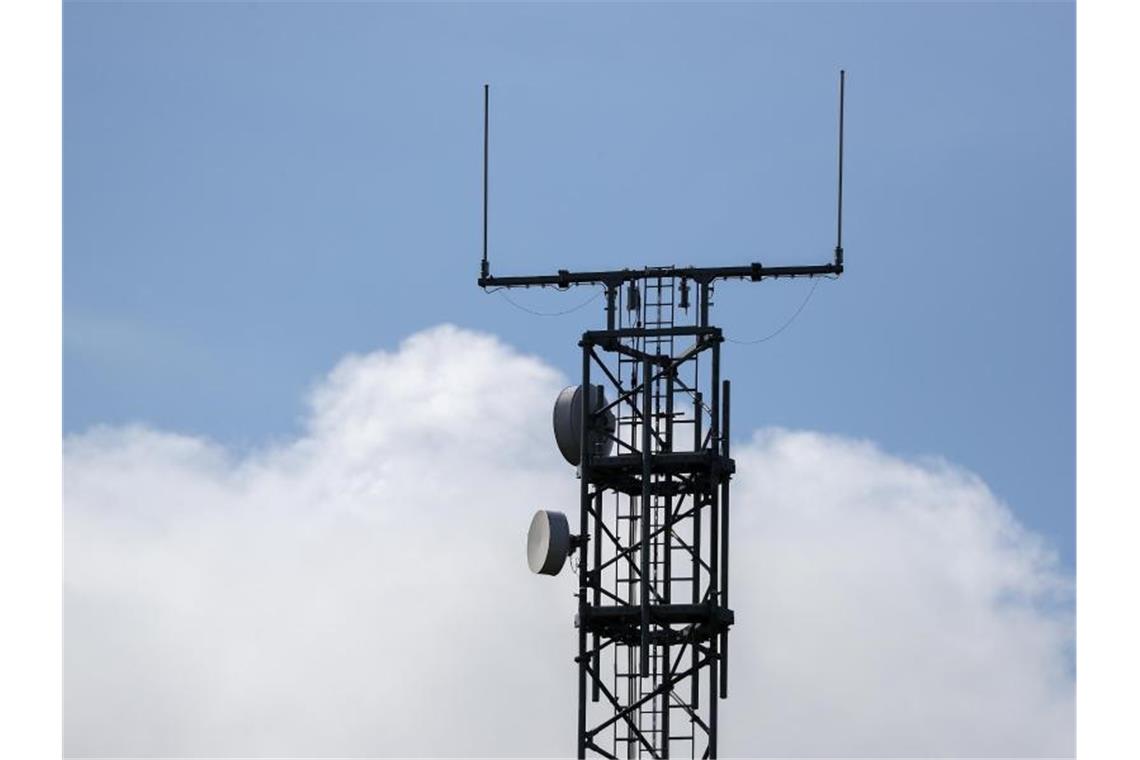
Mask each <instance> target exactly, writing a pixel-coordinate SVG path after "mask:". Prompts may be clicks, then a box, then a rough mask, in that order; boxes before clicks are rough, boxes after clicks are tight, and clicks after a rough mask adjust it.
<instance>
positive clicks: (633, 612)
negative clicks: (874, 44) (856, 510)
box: [478, 72, 845, 758]
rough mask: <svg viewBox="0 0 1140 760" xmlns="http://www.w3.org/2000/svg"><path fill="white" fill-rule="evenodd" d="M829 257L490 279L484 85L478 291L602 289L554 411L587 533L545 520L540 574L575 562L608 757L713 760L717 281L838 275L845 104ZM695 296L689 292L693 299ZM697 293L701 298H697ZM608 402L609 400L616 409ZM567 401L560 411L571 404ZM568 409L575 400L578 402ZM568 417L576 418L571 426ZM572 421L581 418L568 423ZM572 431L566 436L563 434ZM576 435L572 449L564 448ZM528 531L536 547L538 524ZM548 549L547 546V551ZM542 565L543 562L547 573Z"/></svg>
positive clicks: (587, 680)
mask: <svg viewBox="0 0 1140 760" xmlns="http://www.w3.org/2000/svg"><path fill="white" fill-rule="evenodd" d="M844 85H845V75H844V73H843V72H840V101H839V192H838V208H839V211H838V214H837V232H836V245H835V249H834V256H833V258H832V260H831V261H830V262H828V263H825V264H818V265H806V266H777V267H765V266H763V265H761V264H759V263H750V264H746V265H743V266H727V267H645V268H642V269H620V270H608V271H595V272H574V271H569V270H559V271H558V272H557V273H556V274H553V275H539V276H524V277H496V276H492V275H491V273H490V265H489V263H488V259H487V202H486V201H487V155H488V148H489V116H488V112H489V108H488V105H489V88H487V87H485V88H484V183H483V192H484V206H483V209H484V215H483V259H482V266H481V272H480V277H479V280H478V284H479V286H480V287H483V288H514V287H534V286H538V287H548V286H549V287H557V288H561V289H566V288H569V287H573V286H577V285H593V286H602V287H603V288H604V293H605V329H601V330H588V331H586V332H584V333H583V334H582V339H581V341H579V346H580V347H581V351H582V364H581V367H582V374H581V384H580V385H579V386H577V389H573V388H572V389H567V390H568V391H576V390H581V389H585V390H584V391H582V392H581V393H578V394H577V395H571V394H567V392H565V391H564V394H563V395H564V396H565V397H566V402H567V403H566V404H565V405H564V406H563V407H559V406H556V409H555V427H556V435H558V436H561V438H560V440H559V446H560V447H563V454H564V455H565V456H567V459H568V460H570V461H571V462H572V463H573V464H576V465H577V467H578V476H579V480H580V504H579V514H578V534H577V535H575V536H570V535H568V528H567V527H564V526H566V525H567V521H566V519H565V518H564V517H563V516H561V515H560V514H558V513H544V512H540V513H539V515H536V524H537V523H538V522H539V518H540V517H542V516H544V515H554V516H555V517H556V519H554V520H550V519H547V518H544V521H543V522H542V529H541V530H540V531H539V534H540V535H539V541H540V543H541V546H540V548H539V549H538V551H539V553H540V556H539V561H538V562H537V564H536V562H535V560H534V559H532V569H534V570H535V571H536V572H544V573H549V574H553V573H557V572H558V570H559V569H560V568H561V566H562V563H563V562H564V561H565V558H566V555H568V554H574V555H575V556H576V561H577V569H578V579H579V583H578V593H577V598H578V613H577V616H576V618H575V625H576V626H577V630H578V655H577V657H576V658H575V662H576V663H577V666H578V731H577V734H578V746H577V756H578V757H580V758H584V757H586V756H587V754H588V753H591V754H594V755H597V756H601V757H609V758H632V757H638V758H642V757H650V758H667V757H671V756H673V757H681V756H688V757H691V758H695V757H708V758H715V757H717V703H718V701H719V700H720V699H724V698H726V697H727V696H728V632H729V628H730V626H732V624H733V622H734V613H733V611H732V609H731V608H730V607H729V525H730V514H731V513H730V508H729V507H730V498H729V495H730V481H731V477H732V474H733V472H734V470H735V464H734V462H733V460H732V458H731V456H730V448H729V419H730V415H729V410H730V394H731V385H730V382H729V381H728V380H727V379H724V378H722V377H721V371H720V360H721V345H722V343H723V341H724V337H723V334H722V331H721V329H720V328H719V327H716V326H714V325H712V324H711V322H710V321H709V309H710V306H711V305H712V295H713V291H714V286H715V283H716V282H717V281H718V280H727V279H738V280H747V281H751V282H759V281H761V280H764V279H779V278H795V277H819V276H837V275H839V274H841V273H842V272H843V247H842V200H843V105H844V104H843V96H844ZM692 291H695V292H694V293H693V295H694V296H695V299H691V298H690V294H691V292H692ZM694 300H695V303H693V302H692V301H694ZM609 399H612V400H609ZM563 400H564V399H563V398H562V397H560V398H559V404H563ZM571 401H575V402H576V403H577V405H576V406H573V405H572V404H571V403H570V402H571ZM560 408H561V410H562V412H563V413H564V414H563V416H564V417H565V413H566V411H567V410H572V412H570V413H572V414H573V415H575V416H576V418H575V419H573V420H567V419H563V420H562V421H561V424H562V428H561V429H560V428H559V425H560V420H559V414H560ZM571 422H572V423H573V424H572V425H571ZM571 428H573V431H572V433H571V432H567V431H570V430H571ZM567 436H569V437H570V438H573V439H574V440H572V441H570V442H569V443H566V441H565V439H566V437H567ZM531 533H532V535H531V537H529V538H528V542H529V544H528V552H531V551H532V550H533V549H532V546H533V544H534V541H535V540H536V539H535V538H534V536H535V535H536V533H535V526H534V524H532V531H531ZM543 542H544V543H543ZM543 561H545V562H546V563H547V564H546V566H545V567H543V568H542V569H540V567H539V566H540V565H542V564H543Z"/></svg>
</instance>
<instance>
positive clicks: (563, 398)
mask: <svg viewBox="0 0 1140 760" xmlns="http://www.w3.org/2000/svg"><path fill="white" fill-rule="evenodd" d="M589 395H590V401H591V402H592V404H591V410H592V411H595V412H596V411H598V410H599V409H603V408H605V406H606V405H607V402H606V391H605V388H604V387H603V386H601V385H591V386H590V394H589ZM582 396H583V394H582V386H580V385H571V386H570V387H569V388H564V389H563V390H562V392H561V393H559V394H558V398H557V399H556V400H555V401H554V440H555V442H557V444H558V450H559V451H561V452H562V456H563V457H565V458H566V461H567V462H569V463H570V464H572V465H574V466H575V467H577V466H578V465H579V464H580V463H581V461H582ZM616 428H617V420H616V419H615V418H614V413H613V411H612V410H609V409H607V410H606V413H605V414H604V415H603V417H602V419H601V420H599V421H598V422H597V423H596V427H595V428H594V429H593V430H591V431H590V436H589V443H590V444H592V445H593V453H594V454H595V455H597V456H603V457H604V456H607V455H609V453H610V451H611V450H612V449H613V446H614V442H613V439H612V438H610V437H609V436H611V435H613V434H614V430H615V429H616Z"/></svg>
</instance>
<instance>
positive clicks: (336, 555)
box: [64, 326, 1074, 756]
mask: <svg viewBox="0 0 1140 760" xmlns="http://www.w3.org/2000/svg"><path fill="white" fill-rule="evenodd" d="M566 382H567V380H566V379H565V378H562V377H560V376H559V374H558V373H557V372H555V371H554V370H553V369H551V368H550V367H548V366H546V365H544V364H543V363H542V362H541V361H539V360H537V359H535V358H533V357H528V356H524V355H521V354H519V353H518V352H516V351H514V350H512V349H510V348H509V347H507V346H505V345H503V344H502V343H501V342H499V341H498V340H496V339H495V338H493V337H490V336H487V335H481V334H476V333H472V332H469V331H464V330H460V329H458V328H455V327H450V326H444V327H439V328H435V329H432V330H429V331H426V332H423V333H419V334H417V335H415V336H413V337H411V338H409V339H408V340H407V341H405V342H404V343H403V344H402V345H401V346H400V347H399V348H398V350H396V351H394V352H377V353H373V354H369V355H366V356H353V357H349V358H347V359H345V360H343V361H342V362H341V363H340V364H339V365H338V366H337V367H336V368H335V369H334V370H333V371H332V372H331V373H330V374H329V375H328V377H327V378H325V379H324V380H323V381H322V383H320V385H319V386H318V387H317V388H316V390H315V391H314V392H313V393H312V395H311V398H310V400H309V412H308V417H307V422H306V426H305V432H304V434H303V435H302V436H300V437H299V438H298V439H296V440H293V441H288V442H284V443H278V444H275V445H271V446H267V447H266V448H264V449H262V450H260V451H256V452H254V453H251V454H246V455H242V456H236V455H234V454H233V453H231V452H229V451H227V450H225V449H224V448H222V447H220V446H218V445H216V444H214V443H212V442H210V441H208V440H203V439H199V438H191V437H187V436H182V435H177V434H172V433H167V432H161V431H156V430H151V429H146V428H140V427H131V428H100V429H93V430H90V431H88V432H85V433H83V434H79V435H73V436H69V437H68V439H67V440H66V442H65V459H64V462H65V464H64V471H65V510H66V517H65V530H66V535H65V596H64V599H65V653H64V654H65V668H64V672H65V689H64V701H65V713H64V715H65V749H66V752H67V753H68V754H70V755H84V756H94V755H140V754H141V755H151V756H175V755H227V756H255V755H289V756H303V755H322V756H391V755H402V756H408V755H412V756H474V755H484V756H485V755H530V756H535V755H544V756H559V755H566V754H569V752H571V751H572V748H573V746H574V739H575V737H574V731H575V703H576V674H575V669H574V665H573V662H572V657H573V655H574V654H575V652H576V636H575V633H574V629H573V626H572V618H573V613H574V610H575V606H574V600H573V598H572V593H573V591H574V590H575V581H576V579H575V578H574V576H573V575H571V574H570V573H568V572H565V573H564V574H563V575H562V576H559V577H557V578H553V579H551V578H545V577H543V578H539V577H535V576H532V575H530V574H529V572H528V571H527V570H526V563H525V557H524V552H523V543H524V539H525V531H526V527H527V524H528V522H529V517H530V515H531V513H532V512H533V510H534V509H536V508H539V507H544V508H555V509H563V510H565V511H573V509H574V507H575V505H576V503H577V481H576V480H575V479H574V477H573V471H572V470H571V469H570V468H568V467H567V465H566V464H565V463H564V462H563V461H562V459H561V457H560V456H559V455H558V453H557V450H556V448H555V446H554V444H553V439H552V436H551V434H550V431H549V413H550V405H551V403H552V400H553V398H554V396H555V394H556V393H557V391H558V390H559V388H560V387H561V386H562V385H564V384H566ZM738 427H739V426H738ZM733 451H734V456H735V457H736V459H737V464H738V474H737V477H736V480H735V485H734V492H733V498H734V500H733V550H732V559H733V576H732V577H733V597H732V602H733V607H734V608H735V609H736V610H737V625H736V627H735V628H734V630H733V636H732V649H731V653H732V681H731V696H730V699H729V700H728V701H727V702H724V703H722V713H721V715H722V718H721V742H722V748H723V752H722V754H725V755H729V756H744V755H748V756H756V755H782V756H796V755H799V756H804V755H816V756H818V755H844V756H853V755H876V756H882V755H894V756H900V755H952V756H968V755H984V756H995V755H1003V756H1010V755H1015V756H1033V755H1070V754H1072V752H1073V724H1074V714H1073V713H1074V702H1073V691H1074V690H1073V672H1072V660H1071V645H1072V636H1073V620H1072V614H1071V582H1070V579H1068V578H1066V577H1065V576H1063V575H1062V574H1061V573H1060V572H1059V571H1058V570H1057V568H1056V562H1055V559H1054V558H1053V555H1052V553H1051V552H1050V551H1049V549H1048V547H1046V546H1045V545H1044V544H1043V543H1042V542H1041V540H1040V539H1039V538H1037V537H1036V536H1034V535H1033V534H1031V533H1029V532H1027V531H1026V530H1025V529H1024V528H1022V527H1021V526H1020V525H1019V524H1018V523H1017V521H1016V520H1015V519H1014V518H1013V516H1012V514H1011V513H1010V511H1009V510H1008V508H1007V507H1006V506H1005V505H1003V504H1002V503H1001V502H1000V501H999V500H998V499H996V498H995V497H994V495H993V494H992V493H991V492H990V491H989V490H988V489H987V488H986V486H985V484H984V483H982V482H981V481H980V480H979V479H978V478H977V477H975V476H973V475H971V474H970V473H968V472H965V471H963V470H961V469H959V468H956V467H954V466H952V465H950V464H948V463H945V462H940V461H907V460H903V459H900V458H897V457H893V456H891V455H889V454H886V453H884V452H883V451H881V450H879V449H878V448H876V447H875V446H874V445H873V444H871V443H869V442H863V441H854V440H850V439H846V438H841V437H838V436H831V435H824V434H819V433H806V432H794V431H784V430H764V431H759V432H757V433H756V434H755V435H754V436H753V437H752V438H751V439H749V440H742V441H738V442H736V443H735V444H734V449H733Z"/></svg>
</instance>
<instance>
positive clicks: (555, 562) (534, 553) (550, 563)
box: [526, 509, 575, 575]
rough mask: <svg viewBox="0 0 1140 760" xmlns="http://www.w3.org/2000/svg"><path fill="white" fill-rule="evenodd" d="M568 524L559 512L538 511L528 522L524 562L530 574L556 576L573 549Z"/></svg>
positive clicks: (572, 540) (573, 542) (572, 539)
mask: <svg viewBox="0 0 1140 760" xmlns="http://www.w3.org/2000/svg"><path fill="white" fill-rule="evenodd" d="M574 544H575V541H574V537H573V536H571V535H570V523H569V522H567V520H566V515H564V514H562V513H561V512H550V511H547V510H545V509H540V510H538V511H537V512H535V513H534V519H533V520H531V521H530V530H528V531H527V534H526V561H527V564H529V565H530V569H531V572H534V573H538V574H539V575H558V573H559V571H561V570H562V566H563V565H564V564H566V558H567V557H569V556H570V552H571V550H572V549H573V548H574Z"/></svg>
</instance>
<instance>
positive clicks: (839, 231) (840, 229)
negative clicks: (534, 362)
mask: <svg viewBox="0 0 1140 760" xmlns="http://www.w3.org/2000/svg"><path fill="white" fill-rule="evenodd" d="M846 79H847V72H845V71H844V70H839V198H838V201H837V203H836V214H837V219H836V267H839V268H840V269H841V268H842V265H844V83H845V81H846ZM484 255H486V254H484Z"/></svg>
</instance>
